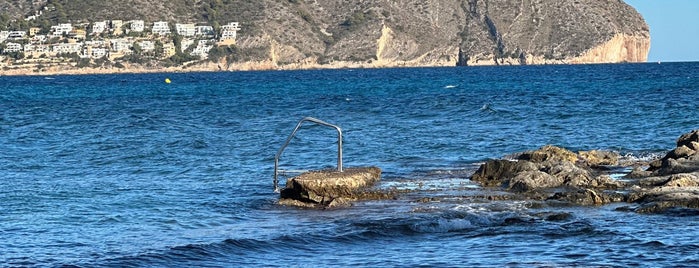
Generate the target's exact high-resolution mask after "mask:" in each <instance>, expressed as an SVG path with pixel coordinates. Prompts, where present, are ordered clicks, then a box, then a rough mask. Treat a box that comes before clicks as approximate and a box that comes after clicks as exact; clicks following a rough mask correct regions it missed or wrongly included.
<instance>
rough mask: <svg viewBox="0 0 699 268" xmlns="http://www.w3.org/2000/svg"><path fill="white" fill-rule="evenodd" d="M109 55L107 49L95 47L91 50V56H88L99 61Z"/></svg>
mask: <svg viewBox="0 0 699 268" xmlns="http://www.w3.org/2000/svg"><path fill="white" fill-rule="evenodd" d="M108 53H109V50H108V49H106V48H102V47H95V48H92V49H90V54H88V55H89V56H90V58H93V59H99V58H102V57H104V56H107V54H108Z"/></svg>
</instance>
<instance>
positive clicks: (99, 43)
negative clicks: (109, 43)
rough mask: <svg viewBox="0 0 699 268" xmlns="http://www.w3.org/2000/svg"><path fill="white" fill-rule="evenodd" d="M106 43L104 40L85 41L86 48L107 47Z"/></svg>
mask: <svg viewBox="0 0 699 268" xmlns="http://www.w3.org/2000/svg"><path fill="white" fill-rule="evenodd" d="M105 44H106V43H105V42H104V41H102V40H91V41H85V46H91V47H106V45H105Z"/></svg>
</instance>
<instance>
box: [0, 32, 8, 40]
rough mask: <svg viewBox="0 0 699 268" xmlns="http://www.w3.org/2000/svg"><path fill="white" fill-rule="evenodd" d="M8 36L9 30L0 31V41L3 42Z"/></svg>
mask: <svg viewBox="0 0 699 268" xmlns="http://www.w3.org/2000/svg"><path fill="white" fill-rule="evenodd" d="M9 36H10V31H0V43H2V42H5V40H7V38H8V37H9Z"/></svg>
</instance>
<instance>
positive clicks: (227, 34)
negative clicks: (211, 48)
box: [220, 22, 240, 42]
mask: <svg viewBox="0 0 699 268" xmlns="http://www.w3.org/2000/svg"><path fill="white" fill-rule="evenodd" d="M239 30H240V25H239V24H238V22H231V23H228V24H226V25H223V26H221V39H220V41H221V42H230V41H233V42H235V39H236V38H237V37H238V31H239Z"/></svg>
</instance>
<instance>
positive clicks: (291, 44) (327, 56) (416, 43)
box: [0, 0, 650, 69]
mask: <svg viewBox="0 0 699 268" xmlns="http://www.w3.org/2000/svg"><path fill="white" fill-rule="evenodd" d="M47 5H51V6H53V7H56V8H52V9H50V10H47V9H44V10H43V12H42V15H41V16H40V17H39V18H37V20H38V21H39V22H40V23H43V24H47V23H51V24H55V23H61V22H72V23H81V22H82V23H87V22H94V21H99V20H110V19H120V20H131V19H140V20H145V21H146V22H147V23H151V24H152V22H154V21H159V20H165V21H170V22H172V23H174V22H184V23H187V22H188V23H201V24H208V25H214V27H217V26H219V25H224V24H226V23H228V22H232V21H237V22H240V26H241V30H240V31H239V32H238V37H237V44H236V50H235V53H236V55H235V57H224V58H217V62H210V61H208V62H200V63H198V64H194V65H189V68H200V69H216V68H218V69H296V68H332V67H392V66H455V65H469V66H471V65H502V64H558V63H613V62H644V61H646V60H647V55H648V51H649V49H650V32H649V27H648V25H647V24H646V23H645V21H644V19H643V18H642V17H641V15H640V14H639V13H638V12H637V11H636V10H635V9H633V8H632V7H631V6H629V5H627V4H626V3H624V2H623V1H622V0H398V1H388V0H378V1H366V0H322V1H319V0H254V1H253V0H173V1H154V0H129V1H125V0H123V1H86V0H85V1H80V0H71V1H68V0H48V1H47V0H38V1H37V0H32V1H29V0H24V1H23V0H15V1H9V0H0V8H2V10H7V11H8V13H6V15H4V16H5V18H0V23H3V20H4V21H5V23H6V24H8V25H10V24H12V22H8V19H9V20H11V19H18V20H22V19H23V18H25V17H27V16H31V15H32V14H35V13H36V12H37V11H38V10H40V9H42V8H44V7H45V6H47ZM192 66H198V67H192Z"/></svg>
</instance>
